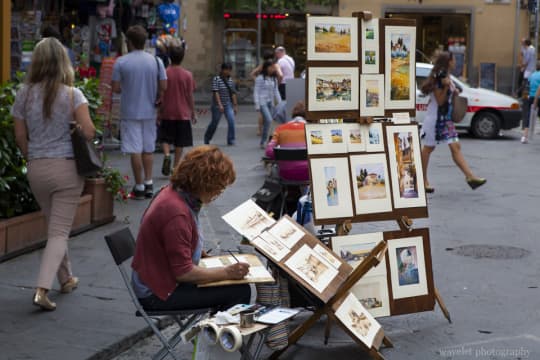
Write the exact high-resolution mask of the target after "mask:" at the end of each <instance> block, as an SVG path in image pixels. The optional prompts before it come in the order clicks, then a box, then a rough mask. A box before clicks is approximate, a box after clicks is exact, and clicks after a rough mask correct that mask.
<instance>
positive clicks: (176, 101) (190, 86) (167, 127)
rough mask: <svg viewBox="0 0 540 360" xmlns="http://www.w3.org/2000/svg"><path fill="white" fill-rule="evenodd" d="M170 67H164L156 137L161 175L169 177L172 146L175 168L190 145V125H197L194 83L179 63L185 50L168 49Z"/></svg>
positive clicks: (191, 136)
mask: <svg viewBox="0 0 540 360" xmlns="http://www.w3.org/2000/svg"><path fill="white" fill-rule="evenodd" d="M169 57H170V60H171V65H170V66H169V67H168V68H167V90H166V91H165V93H164V94H163V98H162V102H161V103H162V104H161V108H160V114H159V118H160V125H159V134H160V141H161V143H162V149H163V153H164V154H165V157H164V158H163V165H162V166H161V173H162V174H163V175H165V176H169V175H170V174H171V147H170V145H174V166H175V167H176V165H177V164H178V163H179V162H180V159H181V158H182V151H183V149H184V147H186V146H193V133H192V130H191V124H192V123H193V124H195V123H196V122H197V117H196V115H195V102H194V99H193V92H194V91H195V81H194V80H193V75H192V74H191V72H190V71H188V70H186V69H184V68H183V67H182V66H181V64H182V60H183V59H184V48H183V47H181V46H175V47H172V48H170V49H169Z"/></svg>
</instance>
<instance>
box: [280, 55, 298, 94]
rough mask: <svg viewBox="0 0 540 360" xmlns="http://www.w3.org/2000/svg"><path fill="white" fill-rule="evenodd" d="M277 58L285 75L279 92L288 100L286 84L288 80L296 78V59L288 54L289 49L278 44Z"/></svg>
mask: <svg viewBox="0 0 540 360" xmlns="http://www.w3.org/2000/svg"><path fill="white" fill-rule="evenodd" d="M276 58H277V59H278V61H277V63H278V65H279V68H280V70H281V73H282V74H283V77H282V78H281V81H280V83H279V93H280V95H281V98H282V99H283V100H286V99H287V97H286V94H287V92H286V91H285V86H286V83H287V80H289V79H294V68H295V63H294V59H293V58H292V57H290V56H289V55H287V51H286V50H285V48H284V47H283V46H278V47H277V48H276Z"/></svg>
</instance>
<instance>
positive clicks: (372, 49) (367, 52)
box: [361, 19, 380, 74]
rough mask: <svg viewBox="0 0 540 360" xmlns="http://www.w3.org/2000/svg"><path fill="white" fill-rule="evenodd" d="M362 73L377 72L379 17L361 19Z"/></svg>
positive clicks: (378, 66)
mask: <svg viewBox="0 0 540 360" xmlns="http://www.w3.org/2000/svg"><path fill="white" fill-rule="evenodd" d="M361 36H362V41H361V43H362V45H361V51H362V74H378V73H379V72H380V71H379V69H380V63H379V61H380V56H379V19H371V20H362V29H361Z"/></svg>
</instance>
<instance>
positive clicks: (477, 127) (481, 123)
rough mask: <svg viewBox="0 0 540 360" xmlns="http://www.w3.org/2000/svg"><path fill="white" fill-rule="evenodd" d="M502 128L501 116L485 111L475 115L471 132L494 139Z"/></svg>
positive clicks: (479, 136)
mask: <svg viewBox="0 0 540 360" xmlns="http://www.w3.org/2000/svg"><path fill="white" fill-rule="evenodd" d="M500 129H501V120H500V119H499V116H498V115H496V114H494V113H491V112H487V111H483V112H480V113H477V114H476V115H474V118H473V121H472V124H471V132H472V133H473V135H474V136H476V137H478V138H481V139H493V138H494V137H496V136H497V135H498V134H499V130H500Z"/></svg>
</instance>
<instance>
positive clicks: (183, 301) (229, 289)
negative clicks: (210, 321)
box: [139, 283, 251, 310]
mask: <svg viewBox="0 0 540 360" xmlns="http://www.w3.org/2000/svg"><path fill="white" fill-rule="evenodd" d="M250 296H251V290H250V287H249V285H247V284H245V285H230V286H214V287H197V285H194V284H187V283H184V284H178V286H177V287H176V289H175V290H174V292H173V293H172V294H171V295H170V296H169V297H168V298H167V300H165V301H163V300H161V299H160V298H158V297H157V296H155V295H151V296H149V297H147V298H144V299H139V302H140V303H141V305H142V307H143V308H144V309H145V310H189V309H200V308H206V307H214V308H217V309H218V310H226V309H228V308H230V307H231V306H233V305H236V304H248V303H249V299H250Z"/></svg>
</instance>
